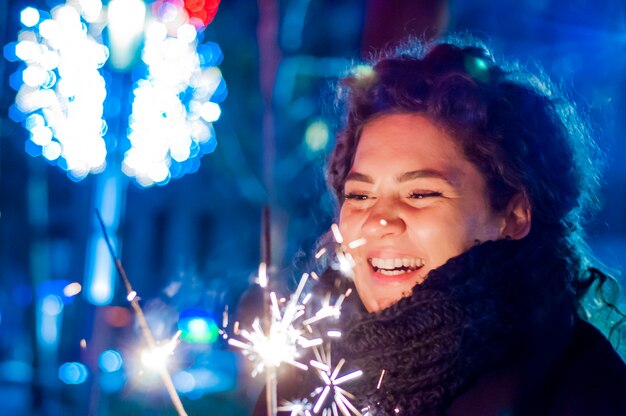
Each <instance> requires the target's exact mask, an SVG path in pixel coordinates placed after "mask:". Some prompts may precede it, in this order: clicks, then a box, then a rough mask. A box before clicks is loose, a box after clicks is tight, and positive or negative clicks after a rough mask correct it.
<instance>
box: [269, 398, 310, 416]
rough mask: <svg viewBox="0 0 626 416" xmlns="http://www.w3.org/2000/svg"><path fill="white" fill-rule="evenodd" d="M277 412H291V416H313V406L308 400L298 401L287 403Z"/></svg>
mask: <svg viewBox="0 0 626 416" xmlns="http://www.w3.org/2000/svg"><path fill="white" fill-rule="evenodd" d="M276 410H278V411H279V412H291V413H290V416H312V415H313V413H311V411H312V410H313V404H312V403H309V402H308V401H307V399H303V400H296V401H294V402H290V401H285V402H284V403H283V404H282V405H281V406H279V407H278V408H277V409H276Z"/></svg>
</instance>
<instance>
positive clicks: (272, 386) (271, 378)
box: [259, 205, 278, 416]
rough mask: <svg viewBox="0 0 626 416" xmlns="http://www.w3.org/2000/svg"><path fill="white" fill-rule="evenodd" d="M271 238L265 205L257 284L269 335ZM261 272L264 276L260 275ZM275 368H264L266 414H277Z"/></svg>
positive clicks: (269, 415)
mask: <svg viewBox="0 0 626 416" xmlns="http://www.w3.org/2000/svg"><path fill="white" fill-rule="evenodd" d="M271 243H272V240H271V228H270V209H269V207H268V206H267V205H265V206H264V207H263V217H262V218H261V258H262V262H261V265H264V267H263V269H264V270H262V271H261V267H259V284H260V285H261V287H262V288H263V313H264V321H265V328H266V329H265V330H266V331H267V333H266V335H267V336H268V337H269V336H270V331H271V321H272V318H271V317H272V315H271V311H270V289H269V287H268V286H269V285H268V280H267V268H269V266H270V265H271V261H272V244H271ZM261 273H263V274H265V276H263V277H262V276H261ZM276 388H277V386H276V368H275V367H274V366H273V365H270V366H268V367H267V368H266V369H265V402H266V403H267V416H276V414H277V412H278V411H277V407H278V401H277V393H276Z"/></svg>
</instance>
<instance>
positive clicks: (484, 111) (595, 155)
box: [327, 37, 624, 329]
mask: <svg viewBox="0 0 626 416" xmlns="http://www.w3.org/2000/svg"><path fill="white" fill-rule="evenodd" d="M339 98H340V100H341V101H342V103H343V105H344V106H345V107H344V113H345V116H346V119H345V120H344V128H343V129H342V130H341V131H340V133H339V134H338V136H337V140H336V145H335V148H334V150H333V152H332V154H331V156H330V159H329V164H328V171H327V175H328V181H329V184H330V186H331V187H332V189H333V190H334V192H335V195H336V196H337V199H338V201H339V203H342V202H343V198H344V195H343V190H344V184H345V181H346V176H347V174H348V172H349V170H350V168H351V166H352V164H353V162H354V156H355V153H356V148H357V146H358V144H359V138H360V135H361V132H362V130H363V127H364V125H365V124H366V123H368V122H369V121H370V120H372V119H373V118H376V117H378V116H381V115H384V114H389V113H419V114H422V115H424V116H426V117H427V118H429V119H430V120H431V121H433V122H434V123H435V124H437V125H438V126H439V127H441V128H443V129H444V130H445V131H446V132H448V133H449V135H450V136H451V137H452V138H454V139H455V140H456V141H457V143H458V144H459V146H460V148H461V149H462V151H463V153H464V155H465V157H467V159H468V160H469V161H470V162H472V163H473V164H474V165H475V166H476V167H477V168H478V170H479V171H480V172H481V173H482V175H483V176H484V178H485V179H486V183H487V189H488V194H489V201H490V205H491V207H492V208H493V209H494V211H496V212H497V211H499V210H502V209H504V208H505V207H506V206H507V204H508V202H509V201H510V199H511V198H512V197H513V196H514V195H516V194H517V193H520V192H522V193H524V194H525V195H526V196H527V197H528V200H529V202H530V205H531V213H532V223H531V231H530V233H529V235H528V236H527V237H526V238H528V239H536V241H541V244H540V245H552V246H553V247H554V246H558V247H561V250H560V251H561V253H562V255H563V256H564V258H567V259H569V261H571V263H572V267H573V268H574V270H575V271H576V272H575V273H574V274H575V275H576V276H577V278H576V279H575V280H574V281H573V282H571V287H572V292H573V293H574V295H575V298H576V299H577V300H578V302H579V306H580V308H581V309H580V310H581V311H583V308H582V305H583V298H584V296H585V294H587V293H588V292H589V289H590V288H592V287H593V288H595V292H594V296H595V297H597V298H600V299H601V300H602V301H603V302H604V304H605V305H607V306H608V307H609V309H610V310H611V311H613V312H616V313H617V314H618V315H619V318H618V321H619V322H622V321H623V318H624V315H623V314H621V312H620V311H619V310H618V309H617V308H616V307H615V301H616V296H617V295H616V293H618V290H616V289H617V282H616V281H615V279H613V278H612V277H610V276H609V275H607V274H606V273H603V272H602V271H600V269H598V268H595V267H591V266H592V259H593V257H592V256H591V254H590V251H589V249H588V247H587V245H586V243H585V238H584V233H583V227H582V225H583V223H584V221H585V220H586V219H587V218H589V217H590V215H588V214H593V213H594V212H595V211H596V209H597V208H598V205H599V204H598V199H597V197H596V192H597V190H598V188H599V182H600V168H601V166H602V160H603V158H602V156H601V152H600V151H599V149H598V147H597V146H596V143H595V140H594V134H593V132H592V129H591V128H590V123H589V122H588V121H587V120H586V119H585V118H584V117H583V113H581V112H580V111H578V110H577V108H576V107H575V105H574V103H573V101H572V100H571V99H569V98H568V97H567V96H566V95H565V94H564V93H563V92H562V91H560V89H559V88H557V87H556V86H555V85H554V84H553V83H552V82H550V80H549V79H548V77H547V76H545V75H544V74H543V73H542V71H541V70H540V69H538V68H534V69H533V71H529V70H527V69H525V68H524V67H523V66H522V65H520V64H519V63H515V62H496V60H495V59H494V57H493V55H492V53H491V52H490V51H489V49H488V48H487V47H486V46H485V45H484V44H482V43H480V42H478V41H476V40H475V39H468V38H466V37H463V38H462V39H461V38H448V39H445V40H439V41H437V42H436V43H432V44H424V43H422V42H419V41H416V40H410V41H409V42H408V43H406V44H404V45H402V46H401V47H399V48H398V49H396V50H394V51H392V52H391V53H388V54H386V55H384V56H382V57H379V58H378V59H376V60H375V62H374V63H373V64H372V66H371V70H369V71H362V72H361V73H360V74H353V75H350V76H347V77H346V78H344V79H343V80H342V81H341V83H340V87H339ZM613 323H615V322H613ZM616 327H617V324H616V325H612V329H615V328H616Z"/></svg>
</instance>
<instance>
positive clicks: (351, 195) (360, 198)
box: [344, 192, 367, 201]
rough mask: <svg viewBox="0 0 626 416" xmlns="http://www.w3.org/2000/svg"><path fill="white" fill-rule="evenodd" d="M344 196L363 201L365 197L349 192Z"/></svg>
mask: <svg viewBox="0 0 626 416" xmlns="http://www.w3.org/2000/svg"><path fill="white" fill-rule="evenodd" d="M344 198H346V199H351V200H353V201H365V200H366V199H367V195H365V194H357V193H353V192H349V193H347V194H345V195H344Z"/></svg>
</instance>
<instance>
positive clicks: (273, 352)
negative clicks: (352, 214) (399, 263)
mask: <svg viewBox="0 0 626 416" xmlns="http://www.w3.org/2000/svg"><path fill="white" fill-rule="evenodd" d="M263 220H264V223H263V239H262V251H263V252H265V251H266V250H267V249H268V247H269V227H268V226H267V221H269V220H268V213H267V211H265V212H264V216H263ZM331 230H332V233H333V236H334V239H335V241H336V242H337V243H338V247H337V249H336V250H335V254H336V257H337V260H338V269H340V270H341V271H343V272H344V273H346V274H348V275H351V270H352V267H353V266H354V260H353V259H352V257H351V256H350V254H348V253H346V252H345V247H344V246H343V245H342V243H343V237H342V236H341V233H340V232H339V228H338V227H337V225H335V224H333V226H332V228H331ZM364 242H365V241H364V239H359V240H355V241H354V242H351V243H349V244H348V247H350V248H356V247H358V246H360V245H362V244H364ZM327 252H328V250H326V249H322V250H320V251H318V252H317V253H316V254H315V258H316V259H320V258H321V257H322V256H323V255H324V254H326V253H327ZM263 257H264V259H265V260H266V261H263V262H261V264H260V265H259V273H258V274H259V276H258V279H257V283H258V284H259V286H261V287H262V288H263V290H264V300H265V303H264V311H265V313H264V317H263V320H262V319H261V318H256V319H254V321H253V324H252V326H251V329H249V330H248V329H242V330H240V331H239V335H240V338H241V339H237V338H229V339H228V343H229V344H230V345H231V346H233V347H236V348H239V349H241V351H242V353H243V354H244V356H246V357H247V358H248V359H249V360H250V361H252V362H253V363H254V364H253V370H252V376H253V377H255V376H256V375H258V374H259V373H262V372H263V373H265V376H266V394H267V396H266V402H267V414H268V415H276V413H277V411H289V412H291V416H312V415H313V414H317V413H319V411H320V410H322V415H323V416H331V415H333V414H334V415H335V416H339V412H341V414H342V415H343V416H352V415H360V414H361V413H360V412H359V411H358V410H357V409H356V408H355V407H354V405H353V404H352V403H351V401H350V400H352V399H354V396H353V395H352V394H350V393H349V392H348V391H346V390H344V389H343V388H342V387H340V385H341V384H343V383H345V382H347V381H349V380H352V379H354V378H356V377H359V376H360V375H361V374H362V372H361V371H354V372H351V373H349V374H346V375H343V376H341V377H340V376H339V372H340V371H341V368H342V366H343V365H344V363H345V360H344V359H342V360H340V361H339V363H338V365H337V366H336V367H335V368H334V369H333V368H332V366H331V364H332V363H331V358H330V350H329V352H328V353H326V352H325V350H324V349H320V348H319V347H320V346H321V345H322V344H323V343H324V340H323V339H322V338H319V337H317V338H309V337H308V334H313V329H312V327H311V325H314V324H316V323H318V322H320V321H322V320H324V319H327V318H335V319H337V318H339V316H340V314H341V307H342V304H343V302H344V300H345V299H346V297H347V296H349V295H350V293H351V289H348V291H346V293H344V294H341V295H340V296H339V297H338V298H337V299H336V300H335V301H334V302H332V301H331V295H330V293H328V294H325V295H324V297H323V298H322V300H321V306H320V308H319V309H318V310H317V311H316V312H315V313H312V314H311V313H307V304H308V302H309V300H310V299H311V295H312V294H311V293H308V294H306V295H304V297H303V293H304V289H305V286H306V284H307V282H308V279H309V277H311V278H312V279H313V280H316V281H317V280H318V276H317V275H316V274H315V273H314V272H311V274H308V273H304V274H303V275H302V277H301V279H300V281H299V283H298V286H297V288H296V290H295V292H294V293H293V295H292V296H291V297H290V298H289V301H287V302H286V304H284V305H282V303H283V302H282V300H281V302H279V301H278V300H277V297H276V294H275V292H272V291H270V290H269V279H268V273H267V270H268V264H269V262H268V261H267V260H269V253H264V256H263ZM305 315H307V316H309V317H308V318H306V319H305V318H303V317H304V316H305ZM301 318H302V319H301ZM223 326H224V327H225V326H226V325H223ZM224 336H225V338H226V337H227V336H226V334H225V332H224ZM326 336H328V337H329V338H339V337H341V332H339V331H337V330H329V331H326ZM305 348H313V349H314V353H315V356H316V360H312V361H310V363H309V365H310V366H312V367H314V368H315V371H316V372H317V374H318V375H319V377H320V378H321V379H322V380H323V381H324V386H322V387H320V388H318V389H316V390H315V391H314V392H313V393H312V395H311V396H310V397H317V400H316V403H315V405H314V404H313V403H312V402H310V401H309V399H307V398H305V399H302V400H298V401H294V402H285V403H283V404H281V406H280V407H278V406H277V404H276V369H277V368H278V367H279V366H280V365H281V364H288V365H292V366H294V367H296V368H298V369H301V370H305V371H306V370H308V369H309V365H307V364H304V363H302V362H301V361H298V360H299V357H300V351H301V349H305ZM331 396H332V397H333V399H332V400H331V401H330V402H329V405H328V406H327V407H325V408H323V409H322V407H323V406H324V404H325V403H326V402H327V399H328V398H329V397H331Z"/></svg>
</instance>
